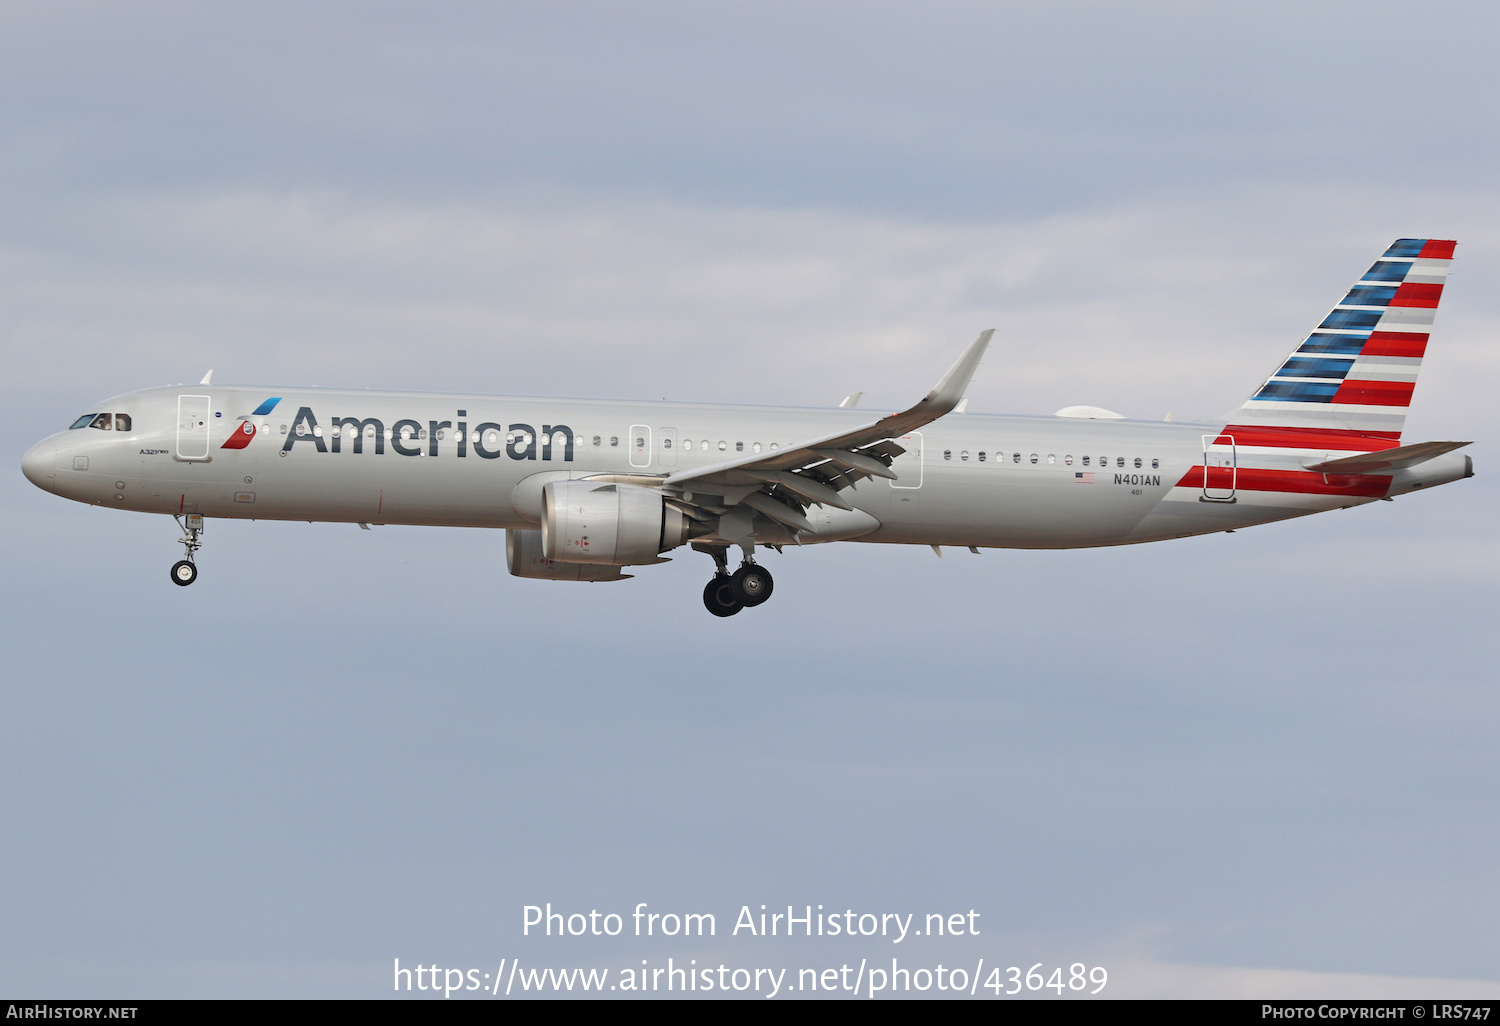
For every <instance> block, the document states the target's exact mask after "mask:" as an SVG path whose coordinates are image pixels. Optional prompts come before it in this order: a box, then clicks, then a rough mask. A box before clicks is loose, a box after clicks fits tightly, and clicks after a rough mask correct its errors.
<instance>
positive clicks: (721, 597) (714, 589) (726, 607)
mask: <svg viewBox="0 0 1500 1026" xmlns="http://www.w3.org/2000/svg"><path fill="white" fill-rule="evenodd" d="M703 606H704V608H706V609H707V610H708V611H709V612H710V613H712V614H714V615H715V616H733V615H734V614H735V613H738V612H739V611H740V610H741V609H743V608H744V606H743V605H742V604H741V602H740V600H739V599H737V598H735V595H734V584H733V583H732V581H731V579H730V577H729V576H728V575H727V574H719V575H718V576H717V577H715V578H714V579H713V580H711V581H709V582H708V583H707V584H705V585H704V586H703Z"/></svg>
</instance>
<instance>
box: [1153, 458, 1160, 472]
mask: <svg viewBox="0 0 1500 1026" xmlns="http://www.w3.org/2000/svg"><path fill="white" fill-rule="evenodd" d="M1160 467H1161V460H1152V461H1151V469H1152V470H1156V469H1158V468H1160Z"/></svg>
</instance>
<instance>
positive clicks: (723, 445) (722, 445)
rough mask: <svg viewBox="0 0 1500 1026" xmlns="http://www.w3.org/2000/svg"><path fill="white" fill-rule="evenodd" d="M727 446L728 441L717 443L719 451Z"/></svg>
mask: <svg viewBox="0 0 1500 1026" xmlns="http://www.w3.org/2000/svg"><path fill="white" fill-rule="evenodd" d="M727 448H729V443H728V442H720V443H719V451H720V452H723V451H724V450H725V449H727Z"/></svg>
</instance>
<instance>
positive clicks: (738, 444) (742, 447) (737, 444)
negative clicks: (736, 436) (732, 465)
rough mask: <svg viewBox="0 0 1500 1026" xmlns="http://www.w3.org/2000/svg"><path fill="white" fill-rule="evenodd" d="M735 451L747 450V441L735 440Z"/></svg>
mask: <svg viewBox="0 0 1500 1026" xmlns="http://www.w3.org/2000/svg"><path fill="white" fill-rule="evenodd" d="M734 451H735V452H744V451H745V443H744V442H735V443H734Z"/></svg>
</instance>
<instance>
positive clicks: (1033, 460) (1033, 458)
mask: <svg viewBox="0 0 1500 1026" xmlns="http://www.w3.org/2000/svg"><path fill="white" fill-rule="evenodd" d="M1036 461H1037V459H1036V453H1032V454H1031V462H1032V463H1035V462H1036Z"/></svg>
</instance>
